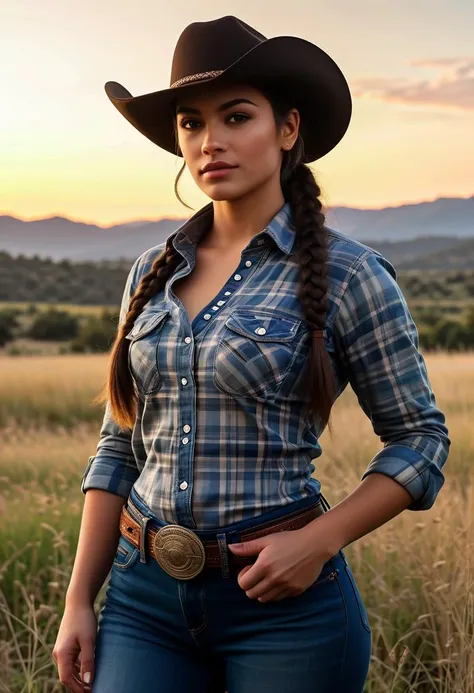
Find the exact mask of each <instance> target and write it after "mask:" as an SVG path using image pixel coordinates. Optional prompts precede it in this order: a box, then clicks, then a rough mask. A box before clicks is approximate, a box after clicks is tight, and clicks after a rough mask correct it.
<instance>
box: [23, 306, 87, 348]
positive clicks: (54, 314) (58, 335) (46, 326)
mask: <svg viewBox="0 0 474 693" xmlns="http://www.w3.org/2000/svg"><path fill="white" fill-rule="evenodd" d="M78 331H79V321H78V319H77V318H76V317H75V316H74V315H71V313H68V312H67V311H65V310H56V309H49V310H47V311H44V312H40V313H39V314H38V315H37V316H36V318H35V319H34V320H33V323H32V324H31V327H30V329H29V330H28V336H29V337H31V338H32V339H39V340H51V341H58V342H62V341H66V340H68V339H73V338H74V337H76V335H77V334H78Z"/></svg>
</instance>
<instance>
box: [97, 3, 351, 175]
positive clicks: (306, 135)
mask: <svg viewBox="0 0 474 693" xmlns="http://www.w3.org/2000/svg"><path fill="white" fill-rule="evenodd" d="M229 80H230V81H232V82H242V83H248V84H254V85H255V86H259V85H262V86H263V85H265V86H269V87H271V86H273V87H274V88H276V89H277V91H278V93H280V94H282V95H285V97H288V98H286V99H285V100H286V101H289V102H290V106H291V107H295V108H297V109H298V110H299V112H300V115H301V122H300V131H301V134H302V137H303V140H304V149H305V155H304V162H305V163H309V162H311V161H315V160H316V159H320V158H321V157H322V156H324V155H325V154H327V153H328V152H329V151H331V149H333V148H334V147H335V146H336V144H337V143H338V142H339V141H340V140H341V139H342V137H343V136H344V134H345V132H346V130H347V128H348V126H349V122H350V119H351V113H352V100H351V94H350V91H349V86H348V84H347V82H346V79H345V77H344V75H343V73H342V72H341V70H340V68H339V67H338V66H337V65H336V63H335V62H334V60H333V59H332V58H330V57H329V55H328V54H327V53H325V52H324V51H323V50H322V49H321V48H319V47H318V46H316V45H315V44H313V43H311V42H309V41H306V40H305V39H302V38H298V37H295V36H276V37H274V38H270V39H267V38H266V37H265V36H263V34H261V33H259V32H258V31H257V30H256V29H253V28H252V27H251V26H249V25H248V24H246V23H245V22H243V21H242V20H240V19H238V18H237V17H233V16H226V17H221V18H219V19H214V20H211V21H208V22H193V23H192V24H189V25H188V26H187V27H186V28H185V29H184V31H183V32H182V33H181V35H180V37H179V39H178V42H177V44H176V47H175V50H174V54H173V61H172V67H171V78H170V86H169V88H167V89H162V90H161V91H154V92H151V93H147V94H142V95H140V96H132V95H131V93H130V92H129V91H128V90H127V89H125V87H123V86H122V85H121V84H119V83H118V82H107V83H106V84H105V91H106V94H107V96H108V97H109V99H110V101H111V102H112V103H113V105H114V106H115V107H116V108H117V110H118V111H120V113H121V114H122V115H123V116H124V117H125V118H126V119H127V120H128V121H129V122H130V123H131V124H132V125H133V126H134V127H135V128H137V130H139V131H140V132H141V133H142V134H143V135H145V137H148V139H150V140H151V141H152V142H154V143H155V144H156V145H158V146H159V147H161V148H162V149H165V150H166V151H168V152H171V153H172V154H176V155H177V156H181V152H180V151H179V146H178V144H177V142H176V138H175V131H174V118H175V114H174V110H173V102H174V100H175V99H176V98H177V97H181V96H183V93H187V92H189V91H190V90H191V91H192V89H193V88H194V87H195V86H196V85H201V84H204V83H211V84H218V83H220V82H222V81H229Z"/></svg>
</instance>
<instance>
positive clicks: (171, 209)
mask: <svg viewBox="0 0 474 693" xmlns="http://www.w3.org/2000/svg"><path fill="white" fill-rule="evenodd" d="M234 9H235V8H234V7H233V5H231V3H230V2H229V1H228V0H224V1H223V3H221V5H220V6H219V12H218V13H216V11H215V6H214V3H213V2H211V0H202V2H201V3H200V5H199V7H198V8H189V11H188V13H187V18H186V20H185V21H183V18H182V12H181V8H180V7H179V6H176V7H171V8H169V11H167V13H166V16H165V17H163V16H162V14H161V11H160V7H159V6H157V5H156V3H153V2H151V0H141V2H140V5H139V6H138V7H136V6H135V5H134V6H133V7H131V6H127V7H117V6H116V4H115V3H114V4H112V3H111V0H102V3H100V4H99V5H97V4H95V3H94V2H93V0H84V1H83V3H81V5H79V6H77V7H75V8H74V11H71V9H70V8H69V7H66V6H65V5H64V4H63V3H60V2H58V0H43V1H42V3H41V5H38V3H36V2H34V0H15V4H14V6H13V3H12V7H11V9H10V8H9V11H8V15H7V17H6V18H5V19H4V20H3V21H2V26H1V27H0V60H1V63H2V65H3V68H4V69H3V71H2V75H1V77H0V88H1V89H2V93H3V94H6V95H7V97H8V98H6V99H5V101H6V103H7V105H5V104H4V105H3V107H2V110H1V111H0V149H1V151H2V157H1V160H0V190H1V194H0V215H2V216H12V217H14V218H17V219H20V220H21V221H38V220H41V219H47V218H55V217H62V218H65V219H68V220H70V221H75V222H80V223H85V224H91V225H96V226H102V227H104V228H106V227H110V226H114V225H117V224H128V223H133V222H134V221H137V220H138V221H142V222H143V223H146V222H150V221H157V220H160V219H170V220H183V219H187V218H188V217H189V216H190V215H192V214H194V211H190V210H188V209H187V208H186V207H184V206H182V205H181V204H180V203H179V201H178V200H177V199H176V198H175V197H174V191H173V181H174V178H175V176H176V174H177V172H178V170H179V167H180V165H181V162H182V160H181V159H180V158H178V157H176V156H174V155H173V154H170V153H168V152H165V151H164V150H161V149H160V148H159V147H157V146H156V145H154V144H153V143H152V142H150V141H149V140H148V139H147V138H146V137H144V136H143V135H141V133H139V132H138V131H137V130H136V129H135V128H134V127H133V126H132V125H131V124H130V123H128V122H127V121H126V120H125V118H123V117H122V116H121V115H120V113H118V111H117V110H116V109H115V108H114V107H113V105H112V104H111V103H110V102H109V100H108V99H107V97H106V95H105V91H104V88H103V85H104V84H105V82H107V81H109V80H115V81H118V82H119V83H121V84H123V85H124V86H125V87H126V88H127V89H129V91H131V93H132V94H133V95H134V96H138V95H140V94H145V93H148V92H151V91H157V90H160V89H164V88H167V87H168V86H169V72H170V66H171V59H172V55H173V51H174V48H175V45H176V42H177V40H178V37H179V35H180V33H181V32H182V31H183V29H184V28H185V25H186V24H189V23H191V22H194V21H208V20H211V19H215V18H216V17H218V16H223V15H225V14H234ZM274 9H275V11H274V12H272V16H267V13H266V12H265V10H264V8H262V7H258V6H255V3H253V2H250V0H242V2H241V4H240V5H239V11H238V16H239V17H240V18H241V19H243V20H244V21H245V22H247V23H248V24H250V25H252V26H254V27H255V28H256V29H257V30H258V31H261V32H262V33H263V34H264V35H265V36H267V37H268V38H271V37H273V36H282V35H293V36H299V37H301V38H304V39H306V40H309V41H311V42H312V43H315V44H316V45H318V46H319V47H320V48H322V50H324V51H325V52H327V53H328V54H329V56H330V57H331V58H332V59H333V60H335V62H336V63H337V64H338V65H339V67H340V68H341V70H342V72H343V74H344V75H345V77H346V79H347V82H348V84H349V88H350V91H351V95H352V102H353V113H352V120H351V123H350V125H349V128H348V130H347V132H346V134H345V135H344V137H343V138H342V140H341V142H340V143H339V144H338V145H337V146H336V147H335V148H334V149H333V150H332V151H331V152H329V153H328V154H327V155H326V156H324V157H322V158H321V159H319V160H317V161H316V162H314V163H312V164H311V169H312V170H313V171H314V173H315V175H316V179H317V181H318V184H319V186H320V188H321V190H322V196H321V201H322V203H323V205H324V207H326V208H327V209H331V208H335V207H350V208H352V209H359V210H380V209H386V208H394V207H401V206H405V205H416V204H422V203H424V202H432V201H434V200H436V199H440V198H466V197H467V198H468V197H471V196H472V194H473V192H472V191H473V190H474V138H473V137H472V132H473V131H474V97H473V95H474V53H473V48H472V30H473V29H474V3H472V2H471V0H469V1H468V0H458V2H457V3H456V4H452V5H449V6H447V4H446V3H443V2H442V0H415V2H413V1H412V0H399V2H398V3H397V5H396V7H392V6H390V7H389V6H387V5H386V4H385V3H380V2H376V1H375V0H363V2H362V3H359V4H358V5H357V6H354V4H353V3H351V2H350V0H339V2H337V3H334V2H332V0H321V3H319V5H318V8H317V10H316V9H315V8H314V5H313V4H312V3H310V2H309V1H308V0H295V2H294V3H293V4H292V8H291V14H290V15H288V12H287V8H286V6H284V5H283V3H280V4H279V3H278V2H277V4H276V5H275V7H274ZM319 17H324V22H323V23H321V22H320V20H319ZM157 26H159V27H160V29H159V32H157V31H156V27H157ZM321 26H322V29H321ZM469 27H471V29H469ZM401 36H402V37H403V40H400V37H401ZM124 42H125V43H126V46H127V49H126V50H123V48H122V46H123V44H124ZM180 194H181V195H182V197H183V199H184V200H185V201H186V202H187V203H188V204H190V205H191V206H192V207H193V208H195V210H196V211H197V209H199V208H201V207H202V206H203V205H204V204H207V203H208V202H209V201H210V199H209V198H208V197H206V196H205V195H204V194H203V193H202V192H201V191H200V190H198V189H197V187H196V185H195V183H194V181H193V180H192V178H191V176H190V174H189V172H188V171H185V174H184V175H183V177H182V179H181V182H180Z"/></svg>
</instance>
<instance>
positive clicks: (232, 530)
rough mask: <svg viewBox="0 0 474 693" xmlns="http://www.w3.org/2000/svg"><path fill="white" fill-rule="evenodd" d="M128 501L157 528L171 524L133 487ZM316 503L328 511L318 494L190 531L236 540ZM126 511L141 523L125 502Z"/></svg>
mask: <svg viewBox="0 0 474 693" xmlns="http://www.w3.org/2000/svg"><path fill="white" fill-rule="evenodd" d="M129 498H130V500H131V501H132V502H133V504H134V506H135V507H136V508H137V509H138V511H139V512H140V513H141V515H142V516H144V517H146V518H150V519H151V520H152V521H153V522H154V523H155V524H156V525H158V526H159V527H165V526H166V525H169V524H171V523H169V522H165V521H164V520H162V519H161V518H159V517H157V516H156V515H155V514H154V513H153V512H152V511H151V510H150V508H149V507H148V506H147V504H146V503H145V501H144V500H143V499H142V498H141V496H139V494H138V493H137V491H136V490H135V488H134V487H132V489H131V491H130V496H129ZM318 503H322V504H323V507H325V509H326V510H328V509H329V507H330V506H329V503H328V502H327V500H326V499H325V498H324V496H323V494H322V493H318V494H316V495H312V496H308V497H307V498H302V499H300V500H297V501H293V502H292V503H288V504H286V505H283V506H281V507H280V508H276V509H274V510H270V511H269V512H266V513H263V514H261V515H258V516H256V517H251V518H248V519H245V520H239V521H238V522H233V523H231V524H229V525H225V526H223V527H216V528H215V529H194V528H192V531H193V532H194V533H195V534H196V535H197V536H198V537H199V538H200V539H201V540H202V541H211V540H214V539H216V538H217V535H218V534H219V535H222V534H226V535H227V536H229V537H232V538H234V539H237V540H238V537H239V535H240V533H241V532H244V531H246V530H248V529H251V528H255V527H257V526H258V525H260V524H262V523H264V522H268V521H270V520H274V519H278V518H281V517H285V515H288V514H290V513H294V512H297V511H298V510H304V509H306V508H310V507H313V506H314V505H317V504H318ZM127 509H128V510H129V511H130V513H131V514H132V515H133V516H134V517H135V519H136V520H137V521H139V522H140V521H141V518H140V517H137V514H136V512H135V511H134V509H133V507H130V504H129V503H128V501H127Z"/></svg>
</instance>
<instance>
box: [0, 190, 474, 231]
mask: <svg viewBox="0 0 474 693" xmlns="http://www.w3.org/2000/svg"><path fill="white" fill-rule="evenodd" d="M473 198H474V193H472V194H470V195H466V196H458V195H442V196H439V197H436V198H434V199H431V200H418V201H407V202H402V203H400V204H392V205H383V206H381V207H354V206H352V205H333V206H332V207H331V208H329V209H327V210H326V214H327V213H328V212H329V211H330V210H331V209H332V208H337V209H353V210H356V211H359V212H380V211H382V210H389V209H399V208H400V207H408V206H413V205H422V204H430V203H434V202H439V201H440V200H470V199H473ZM196 211H197V210H196ZM193 213H195V212H193ZM2 217H10V218H12V219H16V220H17V221H22V222H25V223H30V222H35V221H50V220H53V219H64V220H65V221H70V222H72V223H75V224H85V225H87V226H97V227H98V228H101V229H108V228H112V227H113V226H120V225H126V224H151V223H158V222H161V221H186V220H187V219H188V218H189V217H177V216H176V217H175V216H168V215H164V216H162V217H156V218H150V219H145V218H136V219H128V220H123V219H122V220H117V221H115V222H112V223H110V224H100V223H99V222H97V221H94V220H90V219H89V220H88V219H74V218H72V217H70V216H65V215H63V214H50V215H46V216H41V217H36V218H31V219H25V218H22V217H20V216H18V215H15V214H12V213H10V212H3V211H2V210H1V209H0V218H2Z"/></svg>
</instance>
